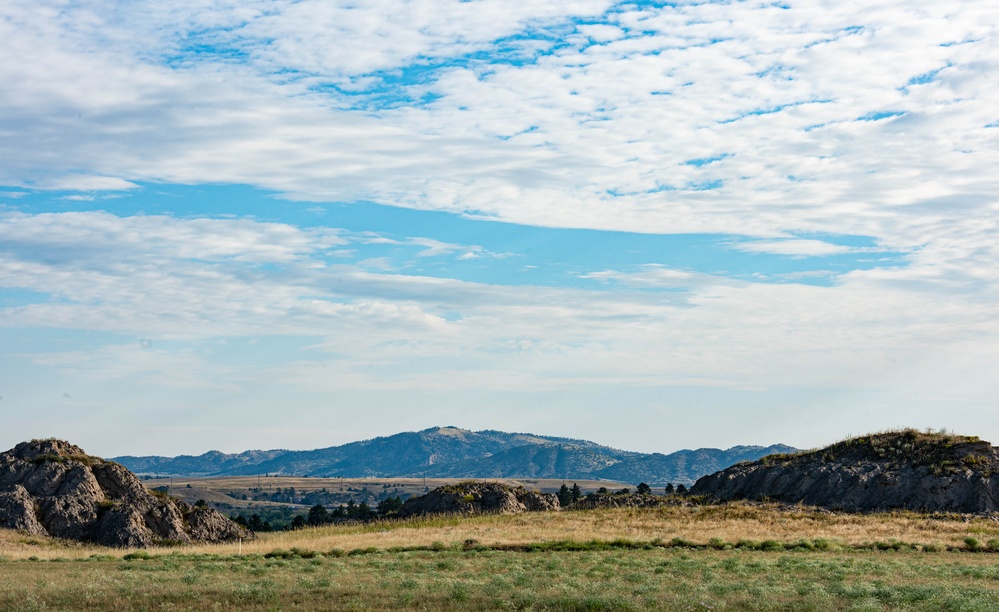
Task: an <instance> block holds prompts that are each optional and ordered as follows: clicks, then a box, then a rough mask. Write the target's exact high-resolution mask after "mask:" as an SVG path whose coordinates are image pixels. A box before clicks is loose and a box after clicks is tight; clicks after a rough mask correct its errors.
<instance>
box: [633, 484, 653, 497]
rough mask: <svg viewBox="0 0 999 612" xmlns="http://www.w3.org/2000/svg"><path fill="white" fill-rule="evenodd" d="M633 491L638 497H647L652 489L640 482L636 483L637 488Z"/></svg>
mask: <svg viewBox="0 0 999 612" xmlns="http://www.w3.org/2000/svg"><path fill="white" fill-rule="evenodd" d="M635 491H637V492H638V493H639V494H640V495H648V494H650V493H652V487H650V486H649V485H647V484H645V483H644V482H640V483H638V488H637V489H635Z"/></svg>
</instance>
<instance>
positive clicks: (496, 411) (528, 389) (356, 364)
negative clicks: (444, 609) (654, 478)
mask: <svg viewBox="0 0 999 612" xmlns="http://www.w3.org/2000/svg"><path fill="white" fill-rule="evenodd" d="M997 24H999V5H997V4H995V3H991V2H986V1H984V0H944V1H940V0H933V1H930V0H881V1H876V2H850V1H846V2H844V1H836V2H833V1H831V0H790V1H787V2H773V3H768V2H740V1H724V2H716V1H710V0H705V1H690V2H687V1H679V2H667V3H663V2H647V1H637V0H636V1H631V2H615V1H612V0H557V1H556V0H531V1H524V2H519V1H514V0H370V1H368V2H356V1H355V0H171V1H169V2H163V1H155V0H148V1H146V2H133V1H128V0H5V1H4V2H2V3H0V83H2V84H3V85H2V86H0V417H2V420H3V427H2V428H0V447H3V448H4V449H6V448H10V447H12V446H13V445H15V444H16V443H18V442H20V441H23V440H27V439H31V438H42V437H49V436H55V437H61V438H66V439H69V440H70V441H72V442H74V443H76V444H79V445H80V446H82V447H84V448H85V449H86V450H87V451H88V452H90V453H92V454H95V455H102V456H115V455H122V454H140V455H148V454H159V455H171V456H172V455H177V454H181V453H187V454H199V453H202V452H205V451H208V450H210V449H218V450H222V451H225V452H239V451H242V450H246V449H254V448H289V449H311V448H320V447H326V446H332V445H337V444H343V443H346V442H351V441H354V440H360V439H366V438H371V437H375V436H380V435H390V434H393V433H396V432H400V431H410V430H419V429H424V428H429V427H433V426H445V425H453V426H458V427H463V428H468V429H475V430H479V429H498V430H503V431H518V432H531V433H538V434H548V435H557V436H567V437H575V438H584V439H589V440H593V441H596V442H599V443H602V444H607V445H610V446H614V447H617V448H623V449H628V450H636V451H643V452H664V453H665V452H672V451H675V450H679V449H682V448H697V447H728V446H732V445H736V444H762V445H767V444H774V443H785V444H790V445H793V446H798V447H801V448H810V447H817V446H822V445H825V444H829V443H832V442H834V441H836V440H839V439H842V438H843V437H846V436H848V435H851V434H852V435H856V434H862V433H867V432H872V431H880V430H884V429H889V428H897V427H917V428H920V429H923V428H932V429H936V430H938V429H947V430H951V431H955V432H958V433H965V434H973V435H980V436H981V437H983V438H985V439H988V440H992V441H994V442H997V443H999V404H997V397H999V172H997V170H996V169H997V168H999V31H997V28H999V25H997Z"/></svg>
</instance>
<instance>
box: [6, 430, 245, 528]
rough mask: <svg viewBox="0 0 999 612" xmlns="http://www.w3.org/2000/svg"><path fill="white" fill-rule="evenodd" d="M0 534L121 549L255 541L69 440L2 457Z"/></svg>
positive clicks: (27, 445)
mask: <svg viewBox="0 0 999 612" xmlns="http://www.w3.org/2000/svg"><path fill="white" fill-rule="evenodd" d="M0 527H3V528H7V529H19V530H21V531H24V532H26V533H29V534H33V535H51V536H54V537H57V538H66V539H72V540H83V541H89V542H94V543H96V544H102V545H104V546H115V547H138V546H150V545H153V544H158V543H170V544H179V543H184V544H188V543H193V542H226V541H234V540H236V539H237V538H247V537H252V536H250V534H249V533H248V532H247V531H245V530H244V529H242V528H241V527H240V526H239V525H236V524H235V523H233V522H232V521H230V520H229V519H228V518H227V517H225V516H224V515H222V514H220V513H219V512H217V511H216V510H213V509H210V508H199V507H192V506H189V505H188V504H186V503H184V502H182V501H180V500H177V499H173V498H170V497H168V496H166V495H157V494H155V493H151V492H149V491H147V490H146V488H145V487H143V486H142V483H141V482H140V481H139V479H138V478H137V477H136V476H135V475H134V474H132V473H131V472H129V471H128V470H127V469H125V468H124V467H122V466H121V465H118V464H117V463H112V462H109V461H104V460H103V459H100V458H98V457H91V456H89V455H87V454H86V453H85V452H84V451H83V449H81V448H80V447H78V446H74V445H72V444H70V443H68V442H64V441H62V440H33V441H31V442H22V443H21V444H18V445H17V446H16V447H14V448H13V449H12V450H9V451H7V452H5V453H0Z"/></svg>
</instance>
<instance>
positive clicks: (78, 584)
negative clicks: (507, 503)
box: [0, 548, 999, 610]
mask: <svg viewBox="0 0 999 612" xmlns="http://www.w3.org/2000/svg"><path fill="white" fill-rule="evenodd" d="M0 575H2V576H3V578H4V580H3V581H0V609H3V610H41V609H64V610H84V609H85V610H125V609H129V610H131V609H182V610H194V609H198V610H201V609H213V610H265V609H282V610H284V609H317V608H321V609H427V610H458V609H460V610H486V609H537V610H645V609H656V608H665V609H681V610H687V609H692V610H711V609H753V610H847V609H851V610H884V609H907V610H944V609H950V610H995V609H997V607H999V590H997V588H999V566H997V565H996V563H995V562H994V559H993V558H992V556H991V555H982V554H966V553H937V554H926V553H920V552H912V551H909V552H877V551H838V552H814V551H812V552H807V551H799V552H762V551H747V550H738V549H735V550H714V549H701V550H684V549H680V548H673V549H662V548H652V549H640V550H614V549H612V550H593V551H587V550H583V551H576V552H552V551H548V552H543V553H531V552H511V551H494V550H477V549H470V550H453V549H444V550H436V551H434V550H427V551H403V552H386V551H377V552H368V553H365V554H355V555H344V556H326V555H313V556H311V558H302V557H300V556H295V555H289V556H287V557H283V556H282V557H271V558H265V557H263V556H261V555H242V556H238V555H210V554H190V553H188V552H184V553H180V552H177V551H175V552H174V553H161V554H158V555H152V556H151V557H150V558H148V559H133V560H130V561H125V560H121V559H112V560H109V559H103V560H102V559H95V560H82V559H81V560H76V561H55V560H53V561H6V562H0Z"/></svg>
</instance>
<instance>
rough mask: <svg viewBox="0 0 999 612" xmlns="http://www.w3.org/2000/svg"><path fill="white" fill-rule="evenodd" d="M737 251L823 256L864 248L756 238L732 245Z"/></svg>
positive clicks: (811, 241)
mask: <svg viewBox="0 0 999 612" xmlns="http://www.w3.org/2000/svg"><path fill="white" fill-rule="evenodd" d="M732 248H733V249H735V250H737V251H744V252H746V253H769V254H772V255H791V256H796V257H821V256H826V255H843V254H846V253H856V252H861V251H863V250H870V249H862V248H860V247H849V246H844V245H840V244H832V243H829V242H823V241H822V240H804V239H797V240H756V241H753V242H741V243H737V244H734V245H732Z"/></svg>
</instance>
